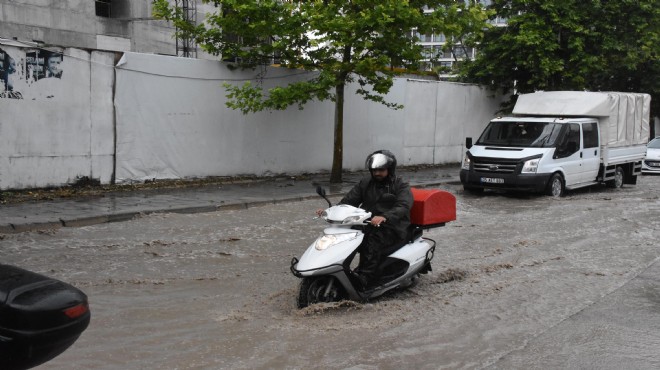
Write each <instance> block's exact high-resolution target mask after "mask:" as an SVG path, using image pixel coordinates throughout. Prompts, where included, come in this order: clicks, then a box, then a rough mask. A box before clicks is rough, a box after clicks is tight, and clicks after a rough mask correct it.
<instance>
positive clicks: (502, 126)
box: [477, 121, 562, 148]
mask: <svg viewBox="0 0 660 370" xmlns="http://www.w3.org/2000/svg"><path fill="white" fill-rule="evenodd" d="M561 127H562V125H561V124H559V123H552V122H506V121H492V122H490V123H489V124H488V126H487V127H486V129H485V130H484V132H483V134H481V136H480V137H479V140H478V141H477V145H492V146H511V147H524V148H530V147H534V148H553V147H555V145H556V141H557V138H558V137H559V132H560V131H561Z"/></svg>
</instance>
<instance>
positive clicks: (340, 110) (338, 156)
mask: <svg viewBox="0 0 660 370" xmlns="http://www.w3.org/2000/svg"><path fill="white" fill-rule="evenodd" d="M335 94H336V97H337V99H336V100H335V144H334V151H333V154H332V172H331V173H330V182H332V183H338V182H341V181H342V178H341V175H342V170H343V161H344V83H343V82H342V83H340V84H339V85H337V86H336V87H335Z"/></svg>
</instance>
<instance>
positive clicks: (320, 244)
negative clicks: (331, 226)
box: [314, 233, 357, 251]
mask: <svg viewBox="0 0 660 370" xmlns="http://www.w3.org/2000/svg"><path fill="white" fill-rule="evenodd" d="M356 236H357V233H346V234H333V235H323V236H322V237H320V238H318V239H317V240H316V244H315V245H314V248H316V250H319V251H322V250H326V249H328V248H330V247H331V246H333V245H335V244H339V243H341V242H345V241H347V240H350V239H353V238H355V237H356Z"/></svg>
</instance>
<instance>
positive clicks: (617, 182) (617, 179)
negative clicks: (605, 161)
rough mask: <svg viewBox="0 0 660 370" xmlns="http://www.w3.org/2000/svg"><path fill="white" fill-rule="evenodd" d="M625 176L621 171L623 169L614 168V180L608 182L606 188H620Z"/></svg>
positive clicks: (619, 167)
mask: <svg viewBox="0 0 660 370" xmlns="http://www.w3.org/2000/svg"><path fill="white" fill-rule="evenodd" d="M625 175H626V174H625V173H624V171H623V167H621V166H616V169H615V170H614V180H610V181H608V182H607V186H609V187H611V188H615V189H618V188H620V187H622V186H623V180H624V178H625Z"/></svg>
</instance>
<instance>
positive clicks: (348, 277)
mask: <svg viewBox="0 0 660 370" xmlns="http://www.w3.org/2000/svg"><path fill="white" fill-rule="evenodd" d="M316 192H317V193H318V194H319V195H320V196H321V197H323V198H324V199H325V200H326V201H327V202H328V205H329V208H328V209H326V210H325V211H324V212H323V213H322V215H321V218H323V219H324V220H325V221H326V222H328V223H330V224H331V225H332V226H330V227H328V228H326V229H324V230H323V235H321V236H319V237H318V238H317V239H316V240H315V241H314V242H313V243H312V244H311V245H310V246H309V247H308V248H307V250H306V251H305V253H304V254H303V255H302V256H301V257H300V259H297V258H295V257H294V258H293V259H292V260H291V272H292V273H293V275H295V276H296V277H299V278H301V279H302V281H301V284H300V292H299V293H298V308H304V307H307V306H308V305H311V304H314V303H319V302H338V301H341V300H353V301H358V302H364V301H367V300H368V299H370V298H375V297H378V296H381V295H383V294H384V293H385V292H387V291H390V290H392V289H395V288H402V289H404V288H407V287H409V286H411V285H413V284H414V283H415V282H416V280H417V278H418V277H419V275H420V274H425V273H428V272H429V271H431V260H432V259H433V253H434V251H435V244H436V243H435V241H434V240H432V239H428V238H423V237H422V233H423V230H424V229H428V228H430V227H437V226H444V223H441V224H435V225H432V226H430V227H426V226H421V225H411V226H410V227H409V228H408V234H407V236H406V239H405V240H404V241H403V242H401V243H399V244H397V245H393V246H391V247H390V248H388V250H387V251H384V255H386V256H387V257H386V258H384V259H383V262H382V263H381V264H380V266H379V270H380V276H381V277H380V280H379V281H378V282H377V283H376V284H375V285H374V286H373V287H368V288H367V289H366V290H362V289H360V288H358V287H360V284H359V283H358V281H357V279H356V278H355V275H354V273H353V272H352V269H351V262H352V261H353V259H354V257H355V255H356V254H357V253H358V247H359V246H360V243H362V239H363V238H364V233H363V231H362V230H363V227H364V226H366V225H367V224H368V220H369V219H370V218H371V213H370V212H367V211H365V210H363V209H361V208H356V207H353V206H350V205H345V204H340V205H335V206H333V205H332V203H331V202H330V200H328V198H327V197H326V193H325V190H324V189H323V188H321V187H320V186H319V187H318V188H317V189H316ZM413 207H414V206H413Z"/></svg>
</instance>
